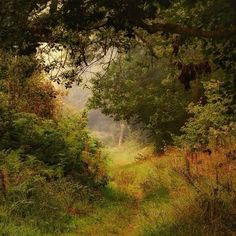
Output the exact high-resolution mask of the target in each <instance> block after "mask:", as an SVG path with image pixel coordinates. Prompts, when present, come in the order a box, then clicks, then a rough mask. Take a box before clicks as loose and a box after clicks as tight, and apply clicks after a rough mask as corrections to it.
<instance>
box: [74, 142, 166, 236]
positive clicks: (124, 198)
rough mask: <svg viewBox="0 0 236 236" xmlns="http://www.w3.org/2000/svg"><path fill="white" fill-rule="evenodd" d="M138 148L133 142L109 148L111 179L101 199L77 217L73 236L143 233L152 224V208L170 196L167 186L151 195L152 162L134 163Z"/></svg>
mask: <svg viewBox="0 0 236 236" xmlns="http://www.w3.org/2000/svg"><path fill="white" fill-rule="evenodd" d="M137 150H138V148H137V146H135V144H130V145H129V146H128V147H123V148H114V149H110V150H109V156H111V157H112V161H111V162H110V164H109V170H110V176H111V181H110V183H109V185H108V187H107V188H106V189H105V191H104V198H103V199H102V200H101V201H100V202H97V203H96V205H94V206H89V205H88V206H84V207H85V209H86V214H85V215H84V216H82V217H79V218H78V220H77V222H76V224H77V231H76V234H73V235H81V236H112V235H120V236H137V235H145V234H144V233H143V227H145V225H146V224H150V223H155V222H154V221H155V218H156V215H157V211H155V209H157V208H158V207H159V205H160V203H161V202H163V203H164V202H165V201H168V197H169V195H168V191H167V190H166V189H164V188H159V187H158V188H156V189H155V190H154V192H155V194H154V192H153V189H152V188H153V187H154V186H153V185H152V182H151V176H154V172H155V166H154V165H153V163H152V162H151V161H144V162H136V161H135V156H136V155H137ZM149 192H150V194H148V193H149ZM147 227H148V226H147Z"/></svg>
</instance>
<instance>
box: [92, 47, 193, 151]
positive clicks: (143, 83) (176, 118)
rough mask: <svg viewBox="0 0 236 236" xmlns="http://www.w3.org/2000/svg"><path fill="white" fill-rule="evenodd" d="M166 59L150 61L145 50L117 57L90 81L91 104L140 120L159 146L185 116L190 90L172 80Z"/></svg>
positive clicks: (117, 115) (108, 112)
mask: <svg viewBox="0 0 236 236" xmlns="http://www.w3.org/2000/svg"><path fill="white" fill-rule="evenodd" d="M165 63H167V61H166V60H165V59H162V60H160V61H159V62H156V61H155V62H153V63H152V61H151V60H150V58H149V57H148V56H147V55H146V54H145V51H142V50H139V48H137V49H136V51H134V52H132V53H130V54H128V55H126V56H124V57H122V58H121V59H118V60H117V61H116V62H114V63H113V64H112V65H111V68H110V70H109V71H108V73H107V74H106V75H105V76H103V77H101V75H98V76H97V77H96V78H95V79H94V80H93V81H92V82H93V88H92V92H93V97H92V98H91V100H90V106H91V107H93V108H100V109H101V110H102V112H103V113H104V114H106V115H110V116H113V117H114V118H115V119H117V120H127V121H128V122H129V123H131V124H135V123H138V124H141V126H143V127H144V128H145V129H147V130H149V131H150V132H151V134H152V136H153V137H154V140H155V142H156V144H157V148H158V149H159V150H161V149H163V147H164V146H165V145H168V144H171V143H172V135H173V134H178V133H179V129H180V127H181V126H182V125H183V124H184V122H185V119H186V112H185V107H186V105H187V104H188V102H189V101H190V93H187V92H186V91H184V88H183V87H182V86H181V85H180V84H179V83H178V81H173V80H172V78H171V74H172V73H173V71H171V70H168V69H167V68H165V67H164V65H165Z"/></svg>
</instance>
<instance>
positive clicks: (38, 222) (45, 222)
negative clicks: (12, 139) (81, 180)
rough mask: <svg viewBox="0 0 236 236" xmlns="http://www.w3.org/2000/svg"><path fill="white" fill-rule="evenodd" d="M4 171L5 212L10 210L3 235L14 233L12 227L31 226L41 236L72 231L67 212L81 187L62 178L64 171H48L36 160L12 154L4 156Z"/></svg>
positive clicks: (3, 223)
mask: <svg viewBox="0 0 236 236" xmlns="http://www.w3.org/2000/svg"><path fill="white" fill-rule="evenodd" d="M0 169H1V171H2V172H3V173H4V180H1V181H4V182H5V184H6V193H5V195H3V189H1V209H4V208H5V209H6V212H5V213H4V214H3V213H2V214H3V215H2V216H1V224H0V228H1V232H6V233H9V232H11V231H9V230H10V229H9V228H8V227H9V226H10V225H11V224H14V227H16V228H19V229H20V225H21V224H23V225H26V226H27V225H28V226H29V227H32V228H34V229H35V232H37V229H38V232H41V234H43V232H45V233H46V232H47V233H48V232H54V233H55V232H58V233H59V232H63V231H67V230H69V229H70V227H71V226H72V225H71V217H70V216H69V214H68V213H67V208H68V207H69V204H70V203H71V202H73V198H74V197H75V195H76V194H77V196H78V193H76V191H77V190H76V188H78V187H76V184H75V183H73V182H71V181H68V180H67V179H66V178H64V179H63V178H60V176H61V170H60V168H56V169H55V168H52V167H48V166H47V165H45V164H44V163H43V162H41V161H39V160H37V158H36V157H34V156H25V155H24V154H23V153H21V152H19V151H11V152H1V153H0ZM49 180H50V181H49ZM73 195H74V196H73ZM31 235H32V234H31Z"/></svg>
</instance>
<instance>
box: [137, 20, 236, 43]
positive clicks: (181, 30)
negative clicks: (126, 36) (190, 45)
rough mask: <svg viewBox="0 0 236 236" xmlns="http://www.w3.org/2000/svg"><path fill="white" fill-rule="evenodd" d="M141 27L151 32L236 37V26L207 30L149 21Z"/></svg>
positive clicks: (201, 36)
mask: <svg viewBox="0 0 236 236" xmlns="http://www.w3.org/2000/svg"><path fill="white" fill-rule="evenodd" d="M140 27H141V28H143V29H144V30H146V31H147V32H148V33H149V34H154V33H157V32H164V33H175V34H180V35H183V36H188V37H200V38H213V39H225V38H231V37H236V26H232V27H231V28H229V29H219V30H216V31H205V30H202V29H198V28H194V27H188V26H181V25H178V24H172V23H163V24H162V23H155V24H152V25H149V24H147V23H144V22H142V23H141V24H140Z"/></svg>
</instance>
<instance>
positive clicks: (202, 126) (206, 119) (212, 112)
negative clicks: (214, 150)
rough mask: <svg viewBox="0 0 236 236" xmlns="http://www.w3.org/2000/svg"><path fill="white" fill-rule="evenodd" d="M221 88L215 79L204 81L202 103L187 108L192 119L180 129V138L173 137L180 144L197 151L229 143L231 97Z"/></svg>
mask: <svg viewBox="0 0 236 236" xmlns="http://www.w3.org/2000/svg"><path fill="white" fill-rule="evenodd" d="M222 85H223V83H222V82H220V81H219V80H210V81H208V82H205V86H204V87H205V96H206V104H201V103H198V104H193V103H191V104H190V105H189V107H188V111H189V113H190V114H191V115H192V117H191V118H190V119H189V120H188V122H187V123H186V124H185V126H184V127H183V128H182V131H183V132H184V135H182V136H181V137H180V138H177V140H178V141H180V142H182V144H183V145H188V146H190V147H195V148H198V147H207V146H211V147H217V146H219V145H223V146H225V145H226V144H228V145H229V144H232V141H233V140H232V138H233V137H234V135H235V112H234V110H233V107H232V105H231V104H232V95H230V94H229V91H228V90H226V91H225V89H224V88H222ZM222 89H223V91H222ZM227 142H228V143H227Z"/></svg>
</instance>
